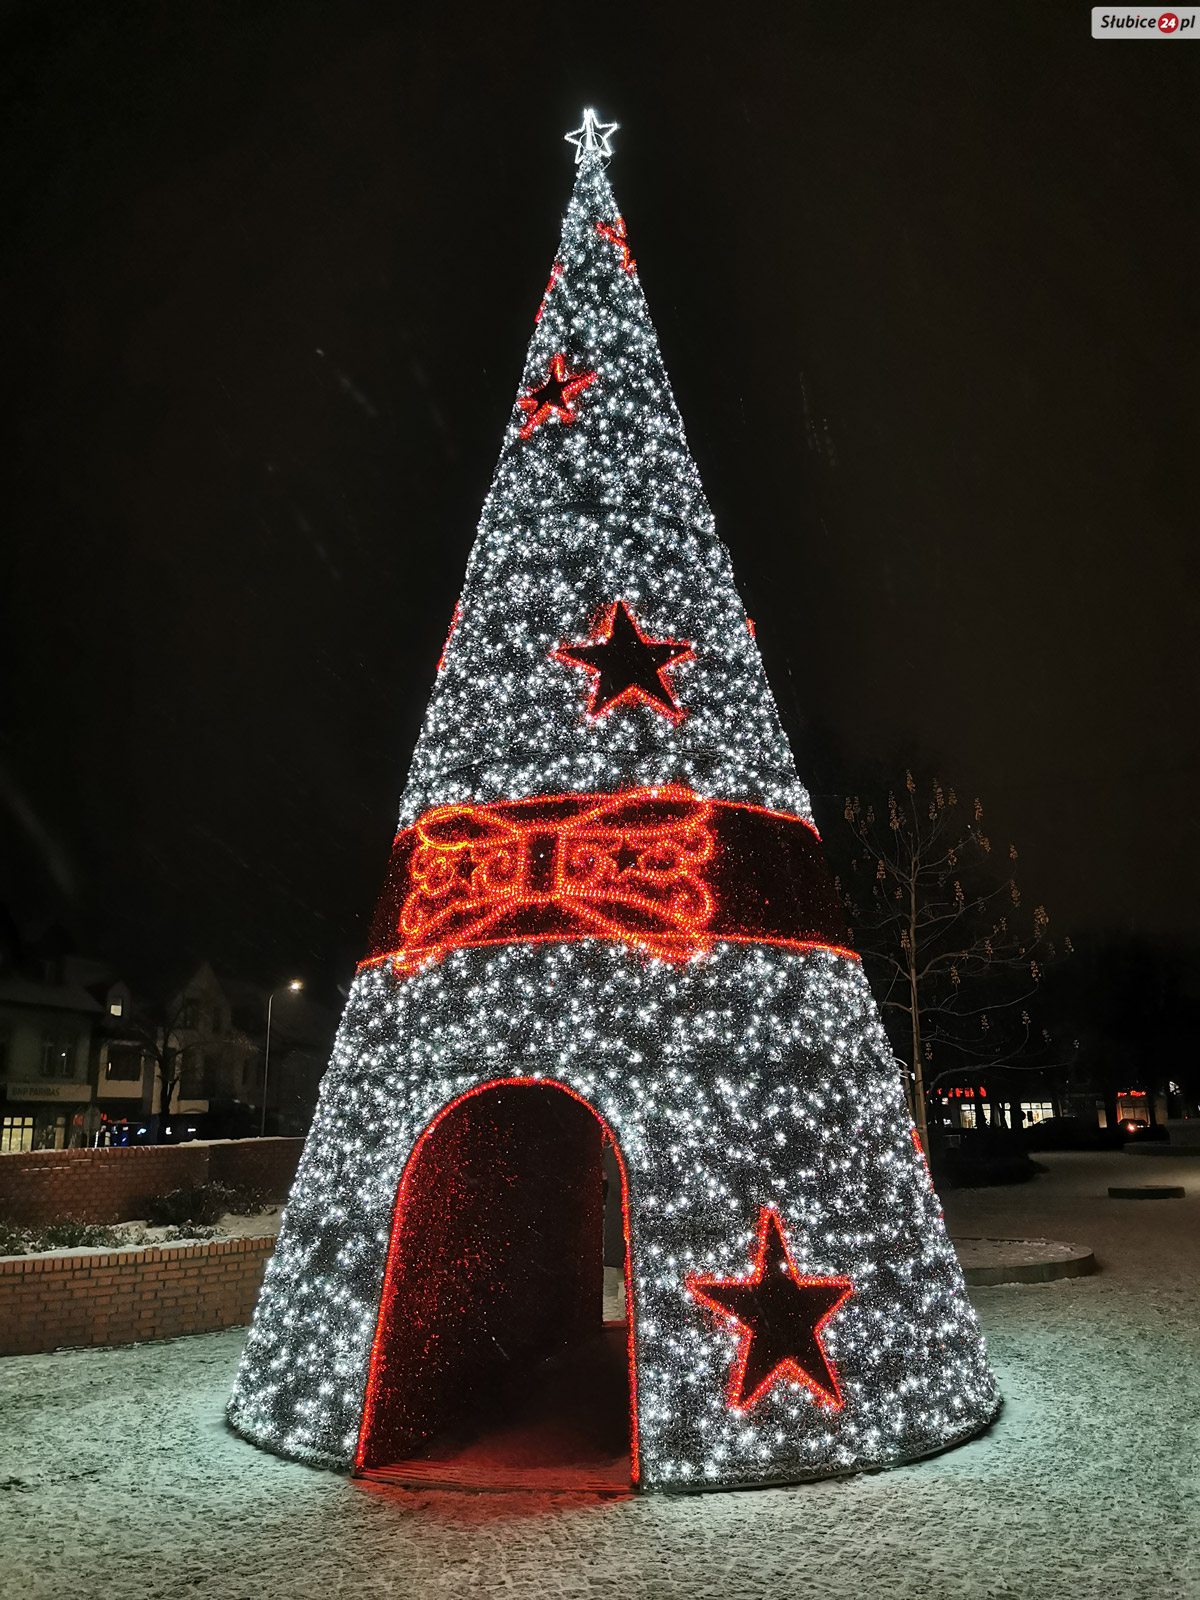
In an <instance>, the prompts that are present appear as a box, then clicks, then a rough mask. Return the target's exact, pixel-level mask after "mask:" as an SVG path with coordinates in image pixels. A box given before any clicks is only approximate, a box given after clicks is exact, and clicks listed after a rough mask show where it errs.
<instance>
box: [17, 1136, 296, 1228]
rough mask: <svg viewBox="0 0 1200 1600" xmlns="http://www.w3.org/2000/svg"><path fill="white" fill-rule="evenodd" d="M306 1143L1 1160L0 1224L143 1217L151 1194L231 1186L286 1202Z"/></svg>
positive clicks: (236, 1142)
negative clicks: (209, 1185) (193, 1187)
mask: <svg viewBox="0 0 1200 1600" xmlns="http://www.w3.org/2000/svg"><path fill="white" fill-rule="evenodd" d="M303 1148H304V1140H303V1139H228V1140H221V1141H218V1142H215V1143H211V1144H210V1143H208V1142H206V1141H200V1140H197V1141H196V1142H195V1143H193V1144H153V1145H129V1146H126V1147H124V1148H117V1149H109V1150H23V1151H21V1152H19V1153H17V1154H6V1155H0V1221H4V1222H11V1223H14V1224H15V1225H16V1226H17V1227H21V1228H38V1227H43V1226H44V1225H46V1224H47V1223H50V1222H60V1221H62V1220H63V1219H64V1218H68V1217H69V1218H70V1219H71V1220H73V1221H75V1222H130V1221H132V1220H133V1218H135V1217H144V1216H145V1214H146V1212H145V1206H144V1204H143V1202H144V1201H145V1200H146V1198H147V1197H148V1196H150V1195H162V1194H169V1193H170V1192H171V1190H172V1189H182V1188H184V1187H185V1186H190V1185H192V1184H196V1183H225V1184H228V1185H230V1186H231V1187H235V1188H244V1189H259V1190H262V1191H263V1192H264V1194H265V1196H266V1198H267V1199H268V1200H286V1199H287V1194H288V1190H289V1189H290V1188H291V1185H292V1179H293V1178H294V1177H295V1175H296V1165H297V1163H298V1162H299V1160H300V1152H301V1150H303Z"/></svg>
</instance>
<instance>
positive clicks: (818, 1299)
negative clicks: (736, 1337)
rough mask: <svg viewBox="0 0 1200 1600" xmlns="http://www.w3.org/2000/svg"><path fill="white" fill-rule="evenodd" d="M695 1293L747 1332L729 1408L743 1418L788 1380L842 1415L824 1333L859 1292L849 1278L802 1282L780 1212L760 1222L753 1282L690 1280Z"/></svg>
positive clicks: (764, 1213)
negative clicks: (834, 1315)
mask: <svg viewBox="0 0 1200 1600" xmlns="http://www.w3.org/2000/svg"><path fill="white" fill-rule="evenodd" d="M687 1288H688V1292H689V1293H690V1294H692V1295H694V1296H695V1298H696V1299H697V1300H699V1301H700V1302H701V1303H702V1304H703V1305H706V1306H708V1307H710V1308H711V1309H712V1310H713V1311H716V1312H719V1313H720V1315H721V1316H722V1317H724V1318H726V1319H727V1320H728V1319H730V1318H732V1319H733V1320H734V1321H735V1322H736V1323H738V1325H739V1326H740V1327H741V1328H742V1330H743V1331H742V1339H741V1343H740V1345H739V1346H738V1353H737V1360H736V1361H735V1362H734V1365H733V1372H732V1374H731V1375H730V1382H729V1404H730V1406H731V1408H732V1409H733V1410H735V1411H744V1410H745V1409H746V1408H747V1407H748V1406H752V1405H754V1403H755V1402H756V1401H757V1400H761V1399H762V1397H763V1395H765V1394H766V1393H767V1391H768V1390H769V1389H771V1388H773V1387H774V1385H775V1384H777V1383H779V1382H781V1381H782V1380H784V1379H789V1378H790V1379H792V1380H793V1381H794V1382H795V1381H798V1382H800V1383H802V1384H804V1385H805V1386H806V1387H807V1388H809V1389H811V1390H812V1392H813V1393H814V1394H815V1395H816V1397H817V1399H818V1400H819V1401H820V1402H821V1404H822V1405H825V1406H829V1407H830V1408H831V1409H832V1410H834V1411H836V1410H839V1409H840V1408H841V1404H842V1394H841V1390H840V1389H839V1388H838V1382H837V1375H836V1373H835V1372H834V1370H833V1366H832V1365H831V1363H830V1360H829V1357H828V1356H827V1355H826V1354H825V1347H824V1345H823V1344H822V1342H821V1330H822V1329H823V1328H824V1327H825V1324H826V1323H827V1322H828V1321H829V1319H830V1317H832V1316H833V1314H834V1312H835V1311H836V1310H837V1309H838V1307H839V1306H840V1305H841V1304H842V1302H843V1301H844V1300H845V1299H846V1298H847V1297H848V1296H849V1295H851V1294H853V1293H854V1285H853V1284H852V1283H851V1282H850V1280H849V1278H802V1277H800V1276H799V1275H798V1274H797V1272H796V1268H795V1264H794V1263H793V1261H792V1258H791V1255H790V1254H789V1252H788V1247H787V1241H786V1240H785V1238H784V1236H783V1224H782V1222H781V1221H780V1219H779V1213H778V1212H777V1211H776V1210H775V1207H774V1206H764V1207H763V1208H762V1210H761V1211H760V1212H759V1216H758V1252H757V1255H756V1257H755V1261H754V1273H753V1276H751V1277H749V1278H698V1277H690V1278H689V1279H688V1280H687Z"/></svg>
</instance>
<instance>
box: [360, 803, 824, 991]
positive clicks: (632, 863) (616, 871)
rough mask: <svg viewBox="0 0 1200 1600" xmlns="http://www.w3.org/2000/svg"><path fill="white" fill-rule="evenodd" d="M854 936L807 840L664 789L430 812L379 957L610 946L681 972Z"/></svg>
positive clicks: (405, 837)
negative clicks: (695, 958) (559, 944)
mask: <svg viewBox="0 0 1200 1600" xmlns="http://www.w3.org/2000/svg"><path fill="white" fill-rule="evenodd" d="M845 934H846V926H845V921H844V918H843V913H842V911H841V909H840V907H839V906H838V903H837V898H836V896H835V894H834V892H833V886H832V884H831V883H830V881H829V877H828V874H827V872H826V870H825V865H824V862H823V860H822V857H821V850H820V842H819V840H818V838H817V835H816V832H815V830H814V829H813V828H812V827H810V826H809V825H808V824H807V823H805V822H803V821H802V820H801V819H800V818H799V817H793V816H789V815H787V814H786V813H784V812H778V811H766V810H764V809H763V808H762V807H760V806H749V805H741V804H737V803H733V802H729V801H723V800H705V799H702V798H701V797H700V796H698V795H696V794H693V793H692V791H691V790H690V789H685V788H682V787H681V786H679V785H669V786H666V787H663V788H657V789H631V790H627V791H624V792H623V793H620V794H615V795H594V794H593V795H579V794H573V795H555V796H551V797H545V798H539V799H534V800H505V801H495V802H493V803H492V804H489V805H453V806H439V807H438V808H437V809H436V810H434V811H428V812H426V814H425V815H424V816H423V817H421V818H420V820H419V821H418V822H417V823H416V824H415V825H414V826H413V827H411V828H405V829H404V830H403V831H402V832H400V833H398V834H397V835H396V840H395V844H394V845H393V848H392V859H391V866H390V869H389V872H388V880H387V884H386V886H385V888H384V892H383V894H382V896H381V897H380V901H379V905H378V907H377V909H376V913H375V918H374V922H373V923H372V928H371V956H370V959H371V960H372V961H381V960H385V959H391V960H392V961H393V962H394V963H395V965H396V967H397V968H398V969H399V970H401V971H411V970H412V969H414V968H415V967H417V966H419V965H421V964H422V963H424V962H425V961H427V960H429V959H431V958H433V957H436V956H440V955H441V954H443V953H444V952H445V951H446V950H450V949H455V948H457V947H461V946H477V945H492V944H516V943H526V942H530V941H541V940H556V941H561V940H569V939H606V940H615V941H620V942H624V943H627V944H631V945H635V946H637V947H638V948H639V949H642V950H645V951H646V952H647V953H648V954H650V955H655V956H661V957H664V958H666V959H671V960H681V959H685V958H687V957H689V956H692V955H695V954H697V953H699V952H701V951H703V950H706V949H708V948H709V947H710V946H711V945H712V944H713V943H714V942H715V941H717V940H721V939H727V940H735V941H741V942H745V943H765V944H782V945H788V946H798V947H808V946H811V945H827V946H832V947H833V948H835V949H839V950H844V948H845V947H844V946H843V945H842V944H841V942H840V941H841V940H842V939H843V938H844V937H845ZM846 953H848V954H853V952H850V951H848V952H846Z"/></svg>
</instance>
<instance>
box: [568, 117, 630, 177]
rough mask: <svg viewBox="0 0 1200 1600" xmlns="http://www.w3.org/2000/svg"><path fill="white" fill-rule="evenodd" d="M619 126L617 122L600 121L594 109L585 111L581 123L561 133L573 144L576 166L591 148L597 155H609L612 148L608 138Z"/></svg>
mask: <svg viewBox="0 0 1200 1600" xmlns="http://www.w3.org/2000/svg"><path fill="white" fill-rule="evenodd" d="M620 126H621V124H620V123H619V122H601V121H600V119H599V117H598V116H597V115H596V113H595V112H594V111H591V110H588V111H585V112H584V113H583V122H582V123H581V125H580V126H579V127H578V128H575V129H574V130H573V131H572V132H571V133H564V134H563V138H564V139H565V140H566V141H567V143H568V144H573V145H574V146H575V165H576V166H578V165H579V163H580V162H581V161H582V160H583V158H584V156H585V155H587V154H589V153H590V152H591V151H593V150H594V151H596V152H597V154H599V155H602V156H611V155H612V153H613V148H612V144H611V143H610V139H611V136H612V135H613V134H614V133H616V131H617V129H618V128H619V127H620Z"/></svg>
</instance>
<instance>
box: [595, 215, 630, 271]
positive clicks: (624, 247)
mask: <svg viewBox="0 0 1200 1600" xmlns="http://www.w3.org/2000/svg"><path fill="white" fill-rule="evenodd" d="M596 232H597V233H598V234H599V235H600V237H601V238H602V239H607V240H608V241H609V243H610V244H615V245H616V246H617V248H618V249H619V250H620V252H621V265H622V266H623V267H624V268H625V271H626V272H628V273H633V272H635V271H636V270H637V262H636V261H635V260H634V259H633V257H632V256H631V255H630V253H629V240H628V239H627V238H626V236H625V218H624V217H618V218H617V220H616V221H615V222H598V223H597V224H596Z"/></svg>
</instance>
